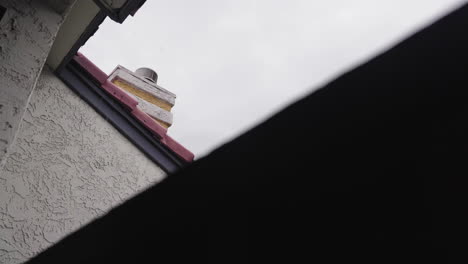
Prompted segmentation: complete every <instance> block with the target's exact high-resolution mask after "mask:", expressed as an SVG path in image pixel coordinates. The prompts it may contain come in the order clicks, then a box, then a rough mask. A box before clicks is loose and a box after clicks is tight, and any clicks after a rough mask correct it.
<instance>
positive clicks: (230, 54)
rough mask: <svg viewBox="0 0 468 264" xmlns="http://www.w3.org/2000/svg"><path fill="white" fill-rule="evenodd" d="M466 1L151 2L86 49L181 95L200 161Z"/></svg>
mask: <svg viewBox="0 0 468 264" xmlns="http://www.w3.org/2000/svg"><path fill="white" fill-rule="evenodd" d="M464 2H465V1H464V0H353V1H350V0H324V1H311V0H288V1H284V0H198V1H193V0H164V1H163V0H159V1H157V0H147V1H146V3H145V4H144V5H143V7H142V8H141V9H140V10H139V11H138V13H137V14H136V15H135V17H133V18H132V17H130V18H128V19H127V20H126V21H125V22H124V23H123V24H122V25H120V24H117V23H114V22H112V21H111V20H106V21H105V22H104V24H103V25H102V26H101V27H100V29H99V31H98V32H97V33H96V34H95V36H94V37H92V38H91V39H90V40H89V41H88V43H87V44H86V45H85V46H84V47H83V48H82V50H81V52H82V53H84V54H85V55H86V56H87V57H88V58H89V59H91V60H92V61H93V62H94V63H95V64H97V65H98V66H99V67H101V69H103V70H104V71H105V72H106V73H110V72H111V71H112V70H113V69H114V67H115V66H116V65H118V64H120V65H122V66H124V67H126V68H128V69H130V70H135V69H137V68H139V67H150V68H152V69H154V70H156V71H157V72H158V75H159V79H158V84H160V85H161V86H163V87H164V88H166V89H168V90H170V91H172V92H174V93H175V94H177V99H176V105H175V107H174V109H173V113H174V124H173V126H172V127H171V128H170V129H169V134H170V135H171V136H172V137H174V138H175V139H176V140H177V141H179V142H180V143H182V144H183V145H184V146H186V147H187V148H188V149H190V150H191V151H192V152H194V153H195V155H196V156H197V158H199V157H201V156H203V155H205V154H207V153H209V152H210V151H211V150H212V149H214V148H215V147H217V146H219V145H220V144H222V143H224V142H226V141H228V140H230V139H232V138H234V137H235V136H237V135H239V134H241V133H242V132H244V131H246V130H247V129H249V128H251V127H253V126H254V125H255V124H257V123H258V122H260V121H262V120H264V119H265V118H267V117H269V116H270V115H272V114H274V113H275V112H277V111H278V110H280V109H281V108H283V107H284V106H286V105H287V104H290V103H292V102H293V101H294V100H297V99H298V98H300V97H302V96H304V95H306V94H308V93H310V92H312V91H314V90H315V89H317V88H319V87H320V86H322V85H323V84H325V83H326V82H327V81H330V80H331V79H333V78H334V77H336V76H337V75H339V74H341V73H343V72H344V71H346V70H349V69H351V68H352V67H354V66H356V65H357V64H359V63H362V62H364V61H366V60H367V59H369V58H370V57H372V56H374V55H376V54H377V53H379V52H381V51H383V50H385V49H386V48H388V47H390V46H391V45H393V44H394V43H395V42H397V41H399V40H400V39H401V38H402V37H405V36H407V35H408V34H410V33H411V32H414V31H415V30H417V29H419V28H420V27H421V26H424V25H426V24H427V23H429V22H431V21H432V20H434V19H436V18H438V17H440V16H441V15H443V14H445V13H447V12H449V11H450V10H452V9H453V8H456V7H457V6H459V5H460V4H462V3H464ZM376 89H378V87H376ZM284 125H285V126H294V124H284Z"/></svg>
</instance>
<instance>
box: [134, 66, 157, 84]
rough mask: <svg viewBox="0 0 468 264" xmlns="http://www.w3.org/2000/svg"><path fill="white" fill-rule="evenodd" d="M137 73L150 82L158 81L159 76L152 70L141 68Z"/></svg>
mask: <svg viewBox="0 0 468 264" xmlns="http://www.w3.org/2000/svg"><path fill="white" fill-rule="evenodd" d="M135 73H136V74H137V75H138V76H140V77H143V78H145V79H146V80H148V81H150V82H154V83H156V82H157V81H158V74H157V73H156V72H155V71H153V70H152V69H150V68H145V67H143V68H139V69H137V70H136V71H135Z"/></svg>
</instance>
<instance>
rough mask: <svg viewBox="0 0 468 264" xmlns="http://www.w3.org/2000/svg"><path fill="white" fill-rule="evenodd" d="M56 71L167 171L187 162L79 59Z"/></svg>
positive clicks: (173, 170)
mask: <svg viewBox="0 0 468 264" xmlns="http://www.w3.org/2000/svg"><path fill="white" fill-rule="evenodd" d="M56 74H57V76H58V77H59V78H60V79H61V80H62V81H63V82H65V84H67V85H68V87H70V88H71V89H72V90H73V91H74V92H75V93H76V94H78V95H79V96H80V97H81V98H82V99H83V100H85V101H86V102H87V103H88V104H89V105H90V106H91V107H93V108H94V109H95V110H96V111H97V112H98V113H99V114H101V115H102V116H103V117H104V118H105V119H106V120H107V121H108V122H109V123H111V124H112V125H113V126H114V127H115V128H116V129H117V130H118V131H119V132H120V133H122V134H123V135H124V136H125V137H126V138H127V139H128V140H130V141H131V142H132V143H133V144H134V145H135V146H136V147H137V148H139V149H140V150H141V151H142V152H143V153H144V154H145V155H146V156H147V157H148V158H150V159H151V160H152V161H153V162H155V163H156V164H158V165H159V166H160V167H161V168H162V169H163V170H164V171H165V172H167V173H169V174H172V173H174V172H176V171H177V170H179V169H181V168H183V167H184V166H186V165H187V164H188V163H187V162H186V161H184V160H183V159H181V158H180V157H179V156H177V155H175V154H174V153H173V152H172V151H171V150H170V149H168V148H167V147H166V146H164V145H163V144H161V142H159V140H158V139H156V138H155V136H154V135H153V134H152V133H151V131H149V130H148V129H147V128H146V127H144V126H143V125H142V124H141V123H140V122H138V120H136V119H135V118H134V117H133V116H132V115H131V114H130V113H129V112H128V111H127V110H126V109H125V107H124V106H123V105H122V104H121V103H119V102H117V101H116V100H115V99H114V98H112V97H111V96H110V95H109V94H108V93H106V91H105V90H103V89H102V88H101V87H100V84H99V82H98V81H97V80H94V78H93V77H92V76H91V75H90V74H89V73H88V72H87V70H86V69H84V68H82V67H81V66H80V65H79V64H78V63H77V62H75V61H74V60H71V61H70V62H69V63H68V64H66V65H64V66H63V67H62V69H61V71H59V72H56Z"/></svg>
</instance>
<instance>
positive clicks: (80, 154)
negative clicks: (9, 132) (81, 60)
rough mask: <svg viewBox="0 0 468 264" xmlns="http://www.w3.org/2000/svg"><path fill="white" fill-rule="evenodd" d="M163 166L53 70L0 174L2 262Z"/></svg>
mask: <svg viewBox="0 0 468 264" xmlns="http://www.w3.org/2000/svg"><path fill="white" fill-rule="evenodd" d="M162 177H164V173H163V171H162V170H161V169H160V168H158V167H157V166H156V165H155V164H154V163H152V162H151V161H150V160H149V159H148V158H147V157H146V156H144V155H143V154H142V153H141V152H140V151H139V150H138V149H137V148H136V147H135V146H133V145H132V144H131V143H130V142H129V141H127V140H126V138H124V137H123V136H122V135H121V134H120V133H119V132H118V131H117V130H116V129H115V128H113V127H112V126H111V125H110V124H109V123H108V122H107V121H105V120H104V119H103V118H102V117H101V116H100V115H99V114H97V113H96V112H95V111H94V110H93V109H92V108H91V107H89V106H88V105H87V104H86V103H85V102H84V101H82V100H81V99H80V98H78V97H77V96H76V95H75V94H74V93H73V92H72V91H71V90H69V88H68V87H66V86H65V85H64V84H63V83H62V82H61V81H60V80H58V79H57V78H56V77H55V76H54V75H53V74H52V73H51V72H50V70H48V69H47V68H44V71H43V74H42V75H41V78H40V79H39V81H38V84H37V87H36V89H35V91H34V93H33V95H32V96H31V100H30V103H29V106H28V108H27V110H26V112H25V115H24V120H23V122H22V123H21V127H20V129H19V132H18V135H17V140H16V143H15V144H14V145H13V146H12V148H11V154H10V155H9V157H8V158H7V162H6V163H5V166H4V168H3V171H0V263H19V262H21V261H23V260H25V259H27V258H30V257H31V256H33V255H34V254H36V253H38V252H39V251H41V250H42V249H44V248H46V247H47V246H49V245H51V243H54V242H56V241H57V240H59V239H60V238H62V237H63V236H64V235H65V234H67V233H69V232H70V231H72V230H75V229H77V228H78V227H79V226H81V225H83V224H84V223H87V222H89V221H90V220H91V219H93V218H95V217H96V216H99V215H101V214H103V213H104V212H106V211H107V210H109V209H110V208H111V207H113V206H115V205H117V204H118V203H120V202H121V201H122V200H123V199H127V198H129V197H130V196H132V195H134V194H135V193H137V192H138V191H140V190H142V189H143V188H145V187H146V186H148V185H149V184H151V183H154V182H156V181H158V180H160V179H162Z"/></svg>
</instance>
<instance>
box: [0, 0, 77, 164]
mask: <svg viewBox="0 0 468 264" xmlns="http://www.w3.org/2000/svg"><path fill="white" fill-rule="evenodd" d="M44 2H46V1H31V0H29V1H28V0H0V5H2V6H3V7H5V8H6V13H5V16H4V17H3V18H2V19H1V21H0V168H1V166H2V164H3V163H4V160H5V158H6V157H7V152H8V149H9V147H10V146H11V144H12V142H13V141H14V138H15V135H16V132H17V130H18V126H19V123H20V121H21V118H22V116H23V113H24V110H25V108H26V106H27V104H28V100H29V97H30V94H31V92H32V90H33V89H34V86H35V84H36V81H37V79H38V77H39V74H40V72H41V70H42V67H43V66H44V63H45V61H46V58H47V55H48V54H49V50H50V48H51V46H52V43H53V41H54V39H55V36H56V34H57V31H58V29H59V28H60V25H61V24H62V22H63V21H64V17H65V15H66V14H64V13H57V12H56V11H55V10H54V9H53V8H51V6H50V4H45V3H44ZM63 2H64V4H66V5H71V4H72V2H73V1H70V0H67V1H63Z"/></svg>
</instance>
